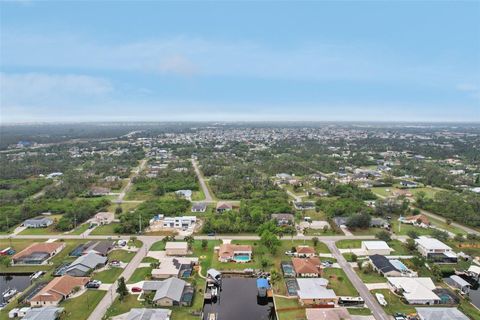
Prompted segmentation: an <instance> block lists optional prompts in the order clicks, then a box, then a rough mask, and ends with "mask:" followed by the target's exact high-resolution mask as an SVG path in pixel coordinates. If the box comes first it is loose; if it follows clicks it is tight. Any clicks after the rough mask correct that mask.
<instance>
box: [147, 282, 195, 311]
mask: <svg viewBox="0 0 480 320" xmlns="http://www.w3.org/2000/svg"><path fill="white" fill-rule="evenodd" d="M191 289H193V288H192V287H191V286H190V285H189V284H188V283H187V282H185V281H183V280H181V279H178V278H168V279H167V280H163V281H145V282H144V283H143V291H144V293H145V294H148V293H153V292H154V293H155V295H154V297H153V303H155V304H156V305H157V306H162V307H171V306H180V305H188V303H191V300H186V299H183V298H184V295H185V293H187V292H188V293H192V294H193V292H192V290H191ZM189 298H190V299H191V298H193V297H189Z"/></svg>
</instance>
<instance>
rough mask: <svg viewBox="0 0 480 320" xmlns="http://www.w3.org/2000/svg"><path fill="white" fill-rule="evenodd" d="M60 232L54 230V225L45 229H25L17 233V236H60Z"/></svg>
mask: <svg viewBox="0 0 480 320" xmlns="http://www.w3.org/2000/svg"><path fill="white" fill-rule="evenodd" d="M61 233H62V231H58V230H56V229H55V224H52V225H50V226H48V227H47V228H27V229H25V230H23V231H22V232H20V233H19V235H35V236H37V235H45V234H61Z"/></svg>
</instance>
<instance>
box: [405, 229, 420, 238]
mask: <svg viewBox="0 0 480 320" xmlns="http://www.w3.org/2000/svg"><path fill="white" fill-rule="evenodd" d="M407 236H409V237H410V238H411V239H417V238H418V236H419V234H418V232H417V231H415V230H408V231H407Z"/></svg>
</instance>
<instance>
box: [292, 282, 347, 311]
mask: <svg viewBox="0 0 480 320" xmlns="http://www.w3.org/2000/svg"><path fill="white" fill-rule="evenodd" d="M297 284H298V290H297V295H298V300H299V301H300V303H301V304H302V305H335V302H336V301H337V299H338V298H337V295H336V294H335V291H333V290H332V289H327V285H328V280H327V279H323V278H298V279H297Z"/></svg>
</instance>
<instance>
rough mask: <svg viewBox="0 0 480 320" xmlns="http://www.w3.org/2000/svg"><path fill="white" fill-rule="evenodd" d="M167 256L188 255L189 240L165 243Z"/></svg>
mask: <svg viewBox="0 0 480 320" xmlns="http://www.w3.org/2000/svg"><path fill="white" fill-rule="evenodd" d="M165 251H166V254H167V256H186V255H187V254H188V243H187V242H167V243H166V244H165Z"/></svg>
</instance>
